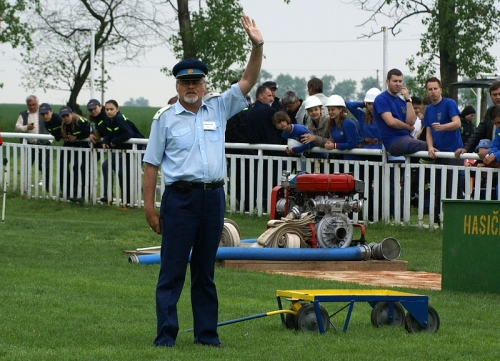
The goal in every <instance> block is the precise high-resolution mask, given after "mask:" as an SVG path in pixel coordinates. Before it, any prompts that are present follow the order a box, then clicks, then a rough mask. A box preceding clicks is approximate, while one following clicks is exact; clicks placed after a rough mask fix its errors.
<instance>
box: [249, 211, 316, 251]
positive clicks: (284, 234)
mask: <svg viewBox="0 0 500 361" xmlns="http://www.w3.org/2000/svg"><path fill="white" fill-rule="evenodd" d="M289 216H290V215H289ZM289 216H287V217H285V218H282V219H281V220H271V221H269V222H268V223H267V224H268V226H269V227H270V228H268V229H267V230H266V231H265V232H264V233H263V234H262V235H261V236H260V237H259V238H258V239H257V242H258V244H259V245H260V246H262V247H265V248H309V247H310V245H309V244H308V243H306V241H307V240H310V239H311V237H312V231H311V227H310V226H309V225H310V224H314V216H313V215H311V214H308V213H304V214H303V215H301V216H300V217H301V218H299V219H291V218H292V217H289Z"/></svg>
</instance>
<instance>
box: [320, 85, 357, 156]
mask: <svg viewBox="0 0 500 361" xmlns="http://www.w3.org/2000/svg"><path fill="white" fill-rule="evenodd" d="M326 107H327V109H328V115H329V116H330V136H331V138H332V140H329V141H327V142H326V143H325V148H326V149H328V150H332V149H339V150H350V149H354V148H358V147H359V146H360V145H361V136H360V134H359V132H358V128H357V126H356V123H355V122H354V121H353V120H351V119H349V118H348V117H347V111H346V104H345V101H344V99H342V97H341V96H340V95H337V94H334V95H332V96H331V97H329V98H328V101H327V102H326ZM343 159H344V160H358V159H359V156H357V155H351V154H344V157H343Z"/></svg>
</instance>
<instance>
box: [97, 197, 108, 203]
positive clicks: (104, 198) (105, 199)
mask: <svg viewBox="0 0 500 361" xmlns="http://www.w3.org/2000/svg"><path fill="white" fill-rule="evenodd" d="M99 201H101V203H108V199H107V198H106V197H102V198H101V199H99Z"/></svg>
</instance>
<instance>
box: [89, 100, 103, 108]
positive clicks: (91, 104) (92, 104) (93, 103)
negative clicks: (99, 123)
mask: <svg viewBox="0 0 500 361" xmlns="http://www.w3.org/2000/svg"><path fill="white" fill-rule="evenodd" d="M98 105H101V103H100V102H99V100H97V99H90V100H89V102H88V103H87V110H92V109H95V108H96V107H97V106H98Z"/></svg>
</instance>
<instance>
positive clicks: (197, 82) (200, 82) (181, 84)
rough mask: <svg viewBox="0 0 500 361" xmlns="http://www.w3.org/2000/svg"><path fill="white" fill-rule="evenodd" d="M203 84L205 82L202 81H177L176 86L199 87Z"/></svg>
mask: <svg viewBox="0 0 500 361" xmlns="http://www.w3.org/2000/svg"><path fill="white" fill-rule="evenodd" d="M203 83H205V80H203V79H198V80H177V84H179V85H180V86H190V85H192V86H199V85H201V84H203Z"/></svg>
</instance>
